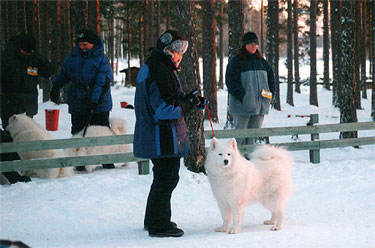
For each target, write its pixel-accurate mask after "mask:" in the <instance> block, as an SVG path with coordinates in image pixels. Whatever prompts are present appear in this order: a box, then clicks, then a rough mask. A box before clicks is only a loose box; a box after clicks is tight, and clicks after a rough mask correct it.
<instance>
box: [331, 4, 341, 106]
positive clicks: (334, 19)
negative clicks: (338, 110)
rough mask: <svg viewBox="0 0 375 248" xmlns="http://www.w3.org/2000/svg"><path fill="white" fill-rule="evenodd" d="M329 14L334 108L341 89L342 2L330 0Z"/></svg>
mask: <svg viewBox="0 0 375 248" xmlns="http://www.w3.org/2000/svg"><path fill="white" fill-rule="evenodd" d="M330 13H331V44H332V45H331V47H332V72H333V73H332V76H333V80H332V104H333V106H335V107H338V106H339V99H338V94H339V93H338V91H339V88H340V87H341V70H342V52H341V46H340V45H338V44H341V42H342V37H341V36H342V27H341V16H342V1H341V0H331V1H330Z"/></svg>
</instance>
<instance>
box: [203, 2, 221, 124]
mask: <svg viewBox="0 0 375 248" xmlns="http://www.w3.org/2000/svg"><path fill="white" fill-rule="evenodd" d="M214 7H215V0H209V1H204V2H203V23H204V24H203V25H204V29H203V92H204V97H205V98H207V100H208V101H209V102H210V103H209V105H208V108H209V112H210V116H211V119H212V121H213V122H215V123H218V122H219V118H218V115H217V82H216V38H215V32H216V23H215V13H214V11H215V8H214ZM205 113H206V116H205V119H206V120H208V114H207V111H206V112H205Z"/></svg>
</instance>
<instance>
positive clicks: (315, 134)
mask: <svg viewBox="0 0 375 248" xmlns="http://www.w3.org/2000/svg"><path fill="white" fill-rule="evenodd" d="M317 119H318V116H317V115H312V118H311V120H310V123H311V125H310V126H296V127H275V128H260V129H243V130H238V129H237V130H233V129H230V130H216V131H215V137H216V138H218V139H226V138H233V137H235V138H246V137H271V136H284V135H301V134H310V135H311V141H296V142H288V143H277V144H276V143H273V145H280V146H283V147H285V148H287V149H288V150H291V151H297V150H310V161H311V162H312V163H319V162H320V153H319V151H320V149H326V148H336V147H346V146H361V145H371V144H375V122H358V123H343V124H325V125H316V124H315V123H316V122H317ZM360 130H374V132H373V133H371V135H370V136H367V137H359V138H351V139H339V138H337V139H333V140H319V134H322V133H332V132H350V131H360ZM204 136H205V139H211V138H212V137H213V135H212V132H211V131H205V133H204ZM132 142H133V135H130V134H127V135H119V136H108V137H95V138H77V139H58V140H47V141H28V142H11V143H1V144H0V152H1V153H7V152H28V151H38V150H47V149H64V148H73V147H74V148H77V147H91V146H103V145H117V144H131V143H132ZM255 146H256V145H246V146H241V147H240V150H241V151H242V152H250V151H252V150H253V149H254V147H255ZM131 161H133V162H137V163H138V172H139V174H149V170H150V169H149V161H148V160H145V159H140V158H135V157H134V155H133V153H132V152H130V153H118V154H104V155H91V156H79V157H61V158H48V159H33V160H22V161H20V160H17V161H3V162H0V172H7V171H15V170H18V171H24V170H30V169H41V168H58V167H69V166H82V165H90V164H106V163H122V162H131Z"/></svg>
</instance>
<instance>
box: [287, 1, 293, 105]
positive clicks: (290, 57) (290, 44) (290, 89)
mask: <svg viewBox="0 0 375 248" xmlns="http://www.w3.org/2000/svg"><path fill="white" fill-rule="evenodd" d="M286 30H287V31H286V33H287V67H288V94H287V98H286V102H287V103H288V104H289V105H291V106H294V100H293V37H292V36H293V34H292V0H288V21H287V27H286Z"/></svg>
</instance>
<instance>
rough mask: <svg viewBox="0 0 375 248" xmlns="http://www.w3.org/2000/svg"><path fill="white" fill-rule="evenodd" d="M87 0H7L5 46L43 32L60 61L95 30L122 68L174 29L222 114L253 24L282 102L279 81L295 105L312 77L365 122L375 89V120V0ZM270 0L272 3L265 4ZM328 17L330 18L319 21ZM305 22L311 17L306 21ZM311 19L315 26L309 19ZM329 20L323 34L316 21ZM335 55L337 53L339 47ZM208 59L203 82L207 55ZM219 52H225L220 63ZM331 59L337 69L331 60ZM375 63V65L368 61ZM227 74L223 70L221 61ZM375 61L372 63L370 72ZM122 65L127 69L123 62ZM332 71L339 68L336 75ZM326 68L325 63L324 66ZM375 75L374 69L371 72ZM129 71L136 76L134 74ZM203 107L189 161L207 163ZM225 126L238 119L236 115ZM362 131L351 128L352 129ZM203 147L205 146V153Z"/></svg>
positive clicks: (190, 69)
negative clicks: (79, 34) (233, 68)
mask: <svg viewBox="0 0 375 248" xmlns="http://www.w3.org/2000/svg"><path fill="white" fill-rule="evenodd" d="M257 2H259V1H251V0H228V1H225V0H190V1H186V0H138V1H134V0H114V1H100V0H90V1H89V0H81V1H73V0H69V1H61V0H55V1H37V0H35V1H26V0H20V1H13V0H3V1H1V12H0V13H1V45H2V47H4V45H5V43H6V41H7V40H8V39H9V38H10V37H12V36H14V35H16V34H17V33H19V32H27V33H31V34H33V35H34V36H35V37H36V38H37V42H38V48H39V51H40V53H41V54H42V55H43V56H45V57H47V58H49V59H50V61H51V62H53V63H54V64H55V66H56V68H60V66H61V64H62V63H63V61H64V58H65V57H66V56H67V55H68V54H69V53H70V51H71V50H72V48H73V47H74V45H75V42H74V36H75V33H76V31H77V30H78V29H79V28H82V27H87V28H90V29H92V30H96V31H97V32H98V34H100V36H101V37H102V38H103V41H104V44H105V52H106V54H107V56H108V57H109V59H110V62H111V65H112V67H113V69H114V71H115V72H117V71H118V69H119V68H118V66H117V65H118V60H119V59H122V58H125V59H127V61H128V67H129V68H130V66H132V65H131V64H130V59H131V58H132V59H139V62H140V64H142V63H143V62H144V60H145V58H146V57H147V56H148V54H149V48H150V47H152V46H154V45H155V41H156V39H157V37H159V35H160V34H161V33H162V32H164V31H165V30H167V29H170V28H174V29H177V30H179V31H180V32H182V33H183V35H184V36H185V37H186V38H187V39H188V40H189V44H190V46H189V49H188V51H187V53H186V54H185V56H184V60H183V62H182V63H183V64H182V66H183V68H184V70H183V71H181V78H182V82H183V85H182V86H183V88H184V90H186V91H188V90H190V89H193V88H202V89H203V94H204V95H205V97H207V98H208V100H209V101H210V105H209V110H210V114H211V118H212V120H213V121H215V122H218V121H219V119H218V116H217V95H216V92H217V89H222V88H223V87H224V76H223V73H224V68H223V66H224V63H223V60H224V57H226V56H228V57H229V58H231V57H232V56H233V55H234V54H236V53H237V52H238V49H239V47H240V46H241V42H242V35H243V34H244V33H245V32H247V31H250V30H251V31H254V32H255V33H257V34H258V37H259V40H260V46H259V48H260V50H261V52H262V54H263V55H265V57H266V59H267V60H268V61H269V62H270V63H271V65H272V66H273V69H274V72H275V77H276V81H277V92H276V94H275V96H274V100H273V107H274V108H275V109H277V110H281V99H280V87H279V84H280V83H282V82H285V83H287V84H288V87H287V99H286V102H287V103H288V104H290V105H292V106H294V100H293V94H295V93H297V94H299V93H300V92H301V89H300V87H301V85H302V84H305V83H306V84H309V87H310V104H311V105H315V106H319V102H318V91H317V84H318V83H322V84H323V86H324V88H325V89H327V90H332V95H333V97H332V101H333V102H332V104H333V105H334V106H335V107H338V108H339V109H340V113H341V114H340V121H341V122H352V121H357V116H356V110H357V109H361V98H367V97H368V96H367V91H366V89H367V88H372V113H371V115H372V117H373V118H374V120H375V92H374V90H375V79H374V71H375V69H374V68H375V65H374V60H375V59H374V58H375V26H374V23H375V17H374V15H375V14H374V11H375V1H373V0H358V1H345V0H311V1H302V0H268V1H263V0H261V1H260V6H258V5H257ZM265 4H267V5H265ZM318 17H322V19H323V24H322V25H323V27H320V26H319V25H321V24H320V22H317V19H318ZM303 22H305V25H301V24H302V23H303ZM306 27H307V28H306ZM320 28H323V34H322V37H320V35H319V33H318V31H317V30H319V29H320ZM319 43H322V46H323V60H324V70H323V77H322V78H318V71H317V61H316V60H317V46H318V44H319ZM330 55H331V56H330ZM281 56H285V57H286V58H287V60H286V66H287V68H288V74H287V78H285V79H284V78H281V77H280V76H279V60H280V57H281ZM200 58H201V59H202V62H203V67H202V68H203V73H202V74H203V78H202V80H203V82H201V78H200V76H199V75H200V73H199V70H200V68H199V59H200ZM216 58H218V59H219V61H220V62H219V63H218V65H217V64H216ZM330 60H331V61H332V69H330V68H329V64H330V63H329V62H330ZM303 61H307V63H308V64H310V76H309V78H308V79H303V80H304V81H302V78H301V75H300V70H299V65H300V64H301V63H302V62H303ZM369 63H370V64H369ZM217 66H219V67H220V68H219V70H218V71H219V76H218V78H216V67H217ZM368 68H370V71H369V72H367V71H366V70H368ZM120 69H122V68H120ZM330 71H331V72H332V75H330ZM319 74H321V72H319ZM368 75H370V77H368ZM129 78H131V77H130V75H129ZM41 86H42V88H43V100H44V101H47V100H48V98H49V89H50V82H48V81H42V82H41ZM205 118H206V119H207V116H203V115H202V113H201V112H199V113H198V112H197V113H194V115H191V116H188V117H187V123H188V126H189V130H191V132H190V133H191V137H190V138H191V139H192V141H193V142H192V143H193V145H194V146H196V148H197V149H196V151H197V152H196V153H194V154H192V155H191V156H190V157H189V158H188V159H187V161H185V162H186V164H187V165H188V167H189V168H190V169H192V170H197V171H199V170H200V168H202V167H201V166H202V165H203V161H204V140H202V139H203V136H202V135H201V134H202V132H203V120H204V119H205ZM226 121H227V124H226V127H230V126H231V119H230V115H229V114H228V118H227V120H226ZM355 135H356V134H355V133H354V134H343V137H353V136H355ZM202 154H203V155H202Z"/></svg>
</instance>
